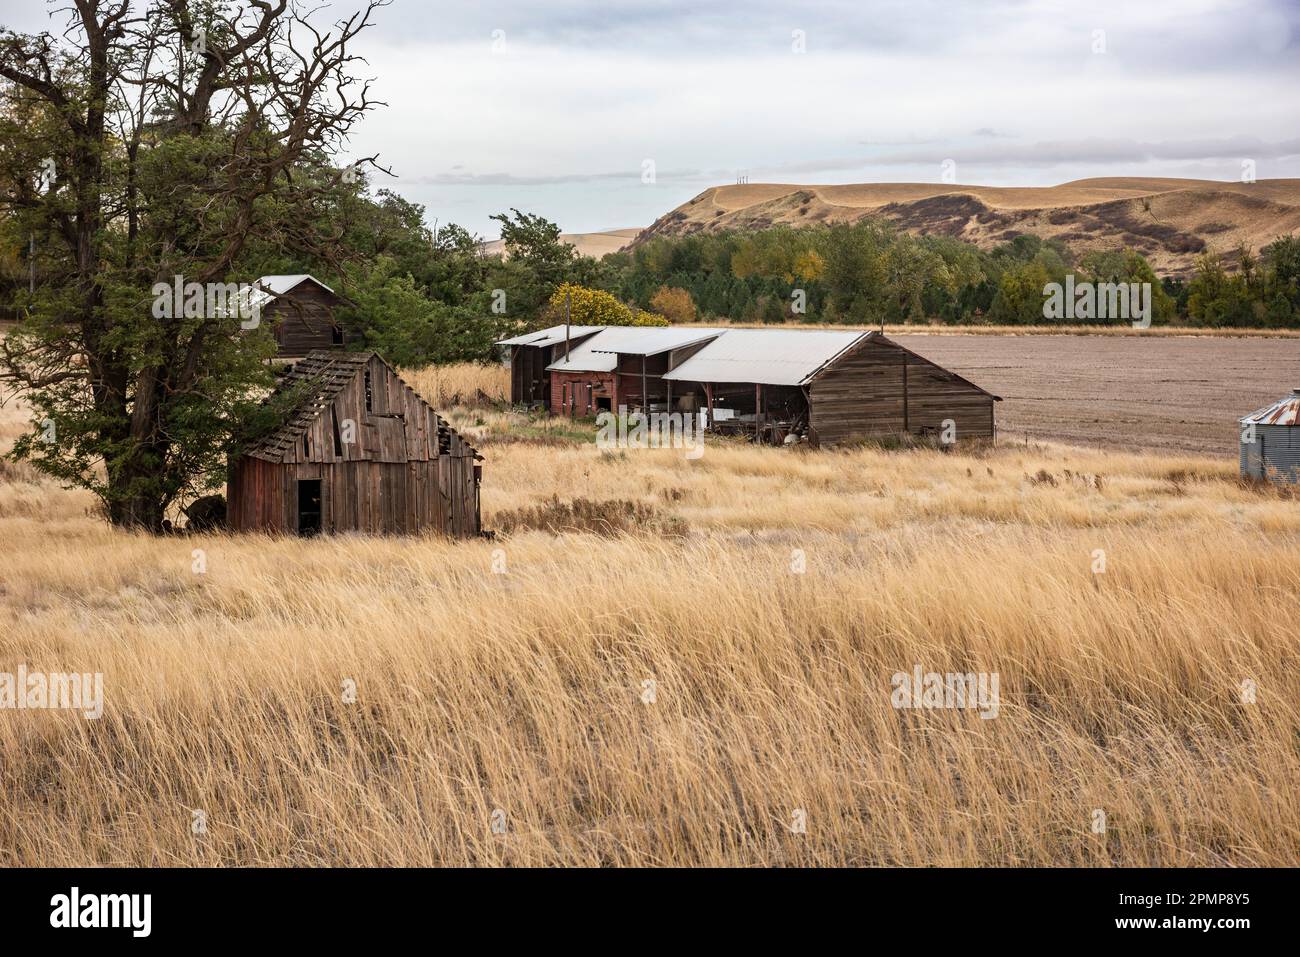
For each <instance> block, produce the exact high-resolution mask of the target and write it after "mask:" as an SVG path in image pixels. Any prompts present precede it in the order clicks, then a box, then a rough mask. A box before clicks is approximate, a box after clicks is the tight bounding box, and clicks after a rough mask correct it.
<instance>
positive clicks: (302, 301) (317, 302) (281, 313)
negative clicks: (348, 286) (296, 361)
mask: <svg viewBox="0 0 1300 957" xmlns="http://www.w3.org/2000/svg"><path fill="white" fill-rule="evenodd" d="M255 285H256V290H255V291H254V292H253V294H252V301H253V302H254V303H255V304H256V305H257V307H258V308H259V309H260V314H259V321H260V322H262V323H266V324H268V325H269V326H270V328H271V330H272V332H273V333H274V335H275V341H276V343H277V344H278V348H277V349H276V355H277V356H279V357H281V358H296V357H299V356H305V355H307V354H308V353H309V352H312V351H313V350H316V349H342V348H344V347H345V346H346V345H347V332H346V330H344V328H343V326H342V325H341V324H340V323H339V322H338V320H337V318H336V317H335V315H334V313H335V310H337V309H340V308H343V307H345V306H350V305H351V304H352V303H351V302H350V301H349V300H348V299H346V298H345V297H343V296H340V295H339V294H338V293H336V292H335V291H334V290H333V289H331V288H330V287H329V286H327V285H325V284H324V283H323V282H321V281H320V280H319V279H316V278H315V277H313V276H309V275H307V274H305V273H301V274H298V275H290V276H263V277H262V278H261V279H259V280H257V282H256V284H255Z"/></svg>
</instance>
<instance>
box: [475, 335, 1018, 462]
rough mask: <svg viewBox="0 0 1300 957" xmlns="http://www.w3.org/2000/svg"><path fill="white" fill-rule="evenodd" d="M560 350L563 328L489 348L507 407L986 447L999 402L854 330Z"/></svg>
mask: <svg viewBox="0 0 1300 957" xmlns="http://www.w3.org/2000/svg"><path fill="white" fill-rule="evenodd" d="M573 330H577V332H576V333H575V332H574V331H573ZM530 343H531V344H530ZM564 343H565V336H564V327H563V326H556V327H553V328H551V329H545V330H541V331H540V332H537V333H531V334H530V335H529V336H520V337H516V338H515V339H507V340H504V341H503V342H502V343H500V344H501V345H504V346H509V347H510V348H511V349H512V351H513V354H514V356H515V361H514V363H513V364H512V373H513V375H512V380H513V383H514V384H513V385H512V390H511V391H512V397H514V400H515V401H516V402H518V401H520V398H519V396H521V395H528V396H532V397H534V398H535V399H544V402H545V405H546V407H547V408H548V409H550V411H551V412H552V413H555V414H557V415H576V416H583V415H595V414H598V413H599V412H601V411H604V410H610V411H617V410H618V409H619V408H620V407H626V408H627V409H628V410H630V411H642V412H661V411H668V412H680V413H691V414H694V413H696V412H700V411H705V412H706V420H707V423H708V428H709V429H710V430H712V431H715V432H738V433H742V434H750V435H753V436H754V437H755V438H756V439H757V440H759V441H768V442H781V441H785V440H786V439H787V437H788V436H790V435H795V436H802V437H805V438H806V439H807V440H808V441H810V442H811V443H813V444H828V445H833V444H839V443H843V442H852V441H856V440H861V439H871V438H884V437H888V436H895V435H905V434H912V435H936V436H938V437H940V438H942V437H943V436H945V435H946V434H948V433H949V432H951V434H952V435H953V437H954V438H956V439H959V440H960V439H991V438H993V437H994V434H995V428H996V427H995V421H994V412H993V409H994V403H995V402H999V401H1001V399H1000V397H999V396H996V395H993V394H992V393H991V392H989V391H987V390H986V389H983V388H981V387H980V386H978V385H976V384H975V383H973V382H971V381H970V380H968V379H966V378H964V377H962V376H960V375H958V374H957V373H955V372H952V371H950V370H948V369H944V368H943V367H941V366H939V365H938V364H936V363H934V362H931V361H930V360H929V359H926V358H925V357H923V356H920V355H918V354H916V353H915V352H912V351H911V350H910V349H907V348H904V347H903V346H901V345H899V344H898V343H896V342H894V341H893V340H891V339H889V338H887V337H885V336H883V335H881V334H880V333H877V332H865V331H863V330H861V329H737V328H709V327H705V326H690V325H682V326H669V327H629V326H608V327H604V328H594V329H593V327H590V326H582V327H573V329H572V330H571V334H570V336H569V338H568V348H565V345H564ZM547 358H549V359H550V362H549V363H548V364H547V365H545V366H541V365H540V363H541V362H542V361H545V360H546V359H547ZM525 362H526V363H527V365H526V366H525V367H524V368H521V367H520V366H521V365H522V364H523V363H525ZM543 376H549V382H548V383H546V384H545V387H543V384H544V383H545V382H546V380H544V379H543ZM949 426H951V428H949Z"/></svg>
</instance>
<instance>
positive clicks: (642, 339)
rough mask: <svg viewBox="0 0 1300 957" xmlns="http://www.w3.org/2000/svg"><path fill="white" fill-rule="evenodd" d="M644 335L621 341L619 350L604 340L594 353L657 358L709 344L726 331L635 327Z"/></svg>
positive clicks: (596, 344) (596, 341) (594, 344)
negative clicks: (672, 351) (663, 354)
mask: <svg viewBox="0 0 1300 957" xmlns="http://www.w3.org/2000/svg"><path fill="white" fill-rule="evenodd" d="M634 328H636V329H637V331H638V332H640V333H642V335H640V336H638V337H634V338H632V339H630V340H627V341H622V340H620V341H619V343H618V345H617V348H612V347H610V346H605V345H601V342H602V341H603V340H601V339H599V338H598V339H597V340H595V341H593V343H592V346H591V348H592V351H593V352H619V353H622V354H623V355H630V356H657V355H659V354H660V353H661V352H668V351H670V350H672V349H682V348H685V347H686V346H693V345H695V344H696V343H700V342H708V341H709V340H710V339H713V338H716V337H717V336H719V335H721V334H722V333H723V332H725V331H726V330H724V329H708V328H695V327H682V326H666V327H665V326H658V327H654V326H638V327H634Z"/></svg>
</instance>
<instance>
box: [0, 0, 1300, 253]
mask: <svg viewBox="0 0 1300 957" xmlns="http://www.w3.org/2000/svg"><path fill="white" fill-rule="evenodd" d="M57 5H58V6H62V5H64V4H63V3H59V4H57ZM354 6H355V4H352V3H347V2H344V3H337V2H336V3H334V5H333V9H335V10H345V9H352V8H353V7H354ZM377 20H378V23H377V26H376V28H375V29H374V30H373V31H372V32H371V33H370V34H369V36H368V37H366V40H365V43H364V45H363V46H364V51H363V52H364V53H365V54H366V56H367V58H368V59H369V61H370V67H371V72H372V73H373V75H374V76H375V77H376V78H377V83H376V86H375V89H376V93H377V95H378V96H379V98H381V99H384V100H386V101H387V102H388V104H389V105H388V106H387V107H386V108H383V109H381V110H379V111H378V112H377V113H375V114H374V115H373V116H371V117H370V118H369V119H367V120H366V121H365V122H364V123H363V125H362V127H361V129H360V132H359V134H358V135H357V136H356V137H355V139H354V153H355V155H364V154H368V153H371V152H378V153H380V154H381V159H382V161H383V162H385V163H386V164H388V165H391V166H392V168H393V170H394V172H395V173H396V174H397V175H396V178H395V179H391V180H386V185H388V186H389V187H390V188H393V189H395V190H397V191H398V192H400V193H402V194H403V195H405V196H407V197H409V198H411V199H413V200H416V201H418V202H421V203H424V204H425V205H426V206H427V207H428V218H429V219H430V220H431V221H432V220H434V219H437V220H439V221H441V222H447V221H452V222H457V223H460V224H461V225H464V226H466V227H468V228H469V229H471V230H473V231H475V232H478V233H480V234H482V235H483V236H485V237H487V238H492V237H495V236H496V234H497V230H496V229H495V224H494V223H492V222H491V221H490V220H489V219H488V217H489V215H490V214H491V213H493V212H497V211H500V210H503V209H506V208H507V207H510V206H516V207H519V208H520V209H523V210H527V211H531V212H538V213H542V214H543V215H545V216H547V217H549V218H551V219H554V220H556V221H557V222H559V223H560V224H561V226H563V228H564V229H565V230H566V231H571V232H585V231H593V230H601V229H614V228H620V227H629V226H644V225H647V224H648V223H650V222H651V221H652V220H654V219H655V218H656V217H657V216H659V215H661V214H662V213H664V212H666V211H668V210H670V209H671V208H673V207H674V206H676V205H678V204H679V203H682V202H684V201H685V200H687V199H689V198H690V197H692V196H694V195H696V194H697V193H699V192H700V191H701V190H703V189H705V188H707V187H709V186H712V185H716V184H720V183H732V182H735V179H736V176H737V173H738V172H740V171H744V172H746V173H747V174H748V175H749V179H750V182H752V183H758V182H784V183H855V182H878V181H890V182H939V181H941V179H942V175H943V169H944V162H945V161H946V160H951V161H953V162H954V163H955V166H956V178H957V182H958V183H979V184H990V185H1050V184H1054V183H1059V182H1065V181H1068V180H1072V179H1078V178H1082V177H1087V176H1115V175H1142V176H1190V177H1203V178H1208V179H1220V180H1237V179H1239V177H1240V175H1241V167H1242V161H1243V160H1245V159H1250V160H1253V161H1254V163H1255V168H1256V175H1257V176H1258V177H1259V178H1261V179H1263V178H1272V177H1297V176H1300V95H1298V94H1300V82H1298V81H1300V3H1296V2H1294V0H1292V2H1285V0H1122V2H1112V0H1089V2H1084V3H1079V2H1038V0H989V2H970V3H961V2H937V0H936V2H926V0H898V2H895V0H885V2H882V0H845V2H839V0H835V2H816V0H812V2H798V3H796V2H773V0H729V2H707V0H689V2H687V0H659V2H651V0H604V2H586V0H544V2H543V0H497V2H491V0H482V2H473V3H429V2H420V0H395V2H394V3H393V5H392V6H390V7H388V8H387V9H384V10H381V11H379V12H378V14H377ZM43 22H45V21H44V15H43V14H42V12H41V10H40V8H39V4H38V3H37V2H35V0H0V23H3V24H4V25H5V26H11V27H15V28H24V29H31V28H33V27H39V26H41V25H42V23H43ZM800 51H802V52H800ZM647 162H652V163H653V172H654V177H653V178H654V182H653V183H646V182H643V179H644V178H646V177H645V176H644V175H643V173H644V171H645V170H646V169H647Z"/></svg>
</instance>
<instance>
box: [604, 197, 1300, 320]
mask: <svg viewBox="0 0 1300 957" xmlns="http://www.w3.org/2000/svg"><path fill="white" fill-rule="evenodd" d="M1235 259H1236V262H1235V263H1234V265H1235V266H1236V267H1237V268H1235V269H1233V270H1231V271H1230V270H1229V269H1228V268H1227V266H1226V265H1225V257H1220V256H1216V255H1212V254H1209V253H1207V254H1204V255H1202V256H1201V257H1200V258H1199V259H1198V261H1197V264H1196V269H1195V272H1194V274H1193V275H1192V277H1191V278H1190V279H1188V280H1181V279H1174V278H1166V279H1164V280H1162V279H1160V278H1159V277H1158V276H1157V275H1156V274H1155V271H1154V270H1153V269H1152V267H1151V265H1150V264H1149V263H1148V262H1147V260H1146V259H1145V257H1143V256H1142V254H1141V253H1139V252H1136V251H1133V250H1128V249H1119V250H1110V251H1102V252H1090V253H1087V254H1085V255H1083V256H1081V257H1078V258H1076V257H1075V256H1073V255H1072V253H1071V251H1070V249H1069V248H1068V247H1067V246H1065V245H1064V244H1063V243H1060V242H1057V241H1053V240H1043V239H1040V238H1038V237H1036V236H1032V235H1021V236H1017V237H1016V238H1014V239H1012V240H1011V241H1009V242H1006V243H1003V244H1001V245H999V246H997V247H995V248H993V249H990V250H982V249H980V248H978V247H977V246H975V245H973V244H970V243H966V242H962V241H960V240H957V239H953V238H951V237H945V236H912V235H909V234H907V233H901V232H898V231H896V230H895V229H893V228H892V227H891V226H890V225H889V224H888V223H884V222H879V221H870V220H868V221H864V222H860V223H856V224H852V225H848V224H844V225H835V226H829V227H813V228H794V227H775V228H769V229H765V230H759V231H738V232H723V233H715V234H703V235H702V234H696V235H691V236H684V237H656V238H654V239H652V240H650V241H649V242H647V243H644V244H641V245H639V246H638V247H636V248H635V249H633V250H631V251H629V252H623V253H618V254H615V255H613V256H608V257H606V258H605V260H604V262H603V265H604V266H605V267H606V268H607V269H608V270H609V271H611V272H612V273H613V274H614V277H615V278H614V280H613V288H612V291H614V292H615V293H616V294H618V295H620V296H621V297H623V298H626V299H628V300H629V301H632V302H635V303H638V304H641V305H645V306H651V305H653V304H655V301H656V297H658V298H659V300H660V303H661V306H660V307H659V311H661V312H664V313H665V314H667V315H668V316H669V318H670V319H673V320H674V321H681V320H682V318H683V317H685V316H692V315H693V316H698V317H699V318H701V319H705V320H710V319H714V318H728V319H731V320H733V321H741V322H770V323H776V322H791V321H795V322H798V321H807V322H821V323H846V324H853V325H858V324H867V325H876V324H880V323H882V322H883V323H891V324H897V323H907V322H927V323H928V322H936V321H937V322H941V323H948V324H980V323H985V324H1008V325H1022V324H1023V325H1030V324H1032V325H1042V324H1044V323H1046V322H1050V321H1053V319H1052V318H1050V317H1049V316H1046V315H1045V313H1044V305H1045V303H1046V302H1047V300H1048V296H1047V295H1045V290H1047V289H1048V288H1049V287H1050V285H1051V284H1053V283H1056V284H1060V285H1062V286H1064V285H1065V284H1066V282H1067V279H1068V280H1069V281H1070V282H1071V283H1072V285H1074V286H1081V285H1082V284H1083V283H1085V282H1088V283H1094V284H1100V283H1122V282H1123V283H1130V284H1132V283H1138V284H1142V283H1150V284H1151V297H1150V306H1151V309H1150V311H1151V321H1152V322H1153V323H1154V324H1189V325H1198V326H1265V327H1288V326H1297V325H1300V239H1297V238H1296V237H1293V236H1286V237H1281V238H1279V239H1278V240H1277V241H1275V242H1273V243H1272V244H1270V245H1269V246H1267V247H1265V248H1264V249H1263V250H1262V251H1261V254H1260V255H1259V256H1255V255H1253V254H1252V253H1251V252H1250V250H1248V249H1239V250H1236V251H1235ZM1228 261H1229V262H1232V257H1228ZM669 291H678V292H680V293H681V294H682V295H681V296H679V300H680V301H681V302H682V303H683V307H682V308H681V309H669V308H663V307H662V303H663V301H664V299H665V296H666V293H667V292H669ZM1068 321H1070V322H1077V323H1080V324H1093V323H1105V322H1124V321H1128V320H1127V317H1125V318H1120V317H1116V316H1113V315H1111V316H1108V317H1101V316H1098V315H1097V314H1096V311H1094V312H1093V314H1092V315H1083V316H1080V317H1076V316H1075V315H1074V313H1073V311H1072V312H1071V313H1070V315H1069V318H1068Z"/></svg>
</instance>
